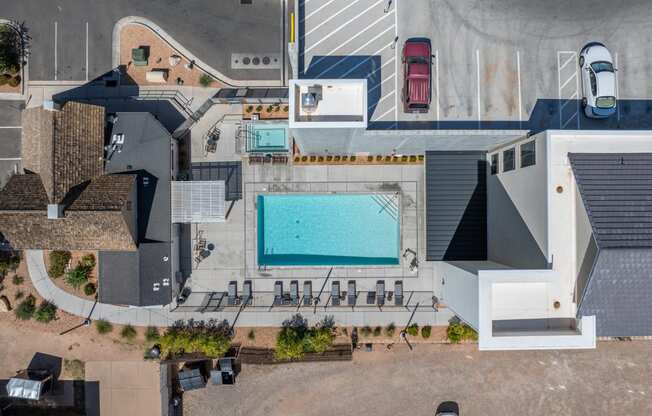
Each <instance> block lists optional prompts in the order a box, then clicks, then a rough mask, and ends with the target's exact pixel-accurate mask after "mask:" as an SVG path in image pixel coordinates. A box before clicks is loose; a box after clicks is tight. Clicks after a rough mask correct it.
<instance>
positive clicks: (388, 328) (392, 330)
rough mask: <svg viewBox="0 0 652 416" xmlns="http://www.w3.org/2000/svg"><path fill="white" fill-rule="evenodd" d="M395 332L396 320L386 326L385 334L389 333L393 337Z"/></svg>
mask: <svg viewBox="0 0 652 416" xmlns="http://www.w3.org/2000/svg"><path fill="white" fill-rule="evenodd" d="M395 332H396V325H394V322H392V323H390V324H389V325H387V326H386V327H385V335H387V336H388V337H393V336H394V333H395Z"/></svg>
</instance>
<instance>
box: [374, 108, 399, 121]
mask: <svg viewBox="0 0 652 416" xmlns="http://www.w3.org/2000/svg"><path fill="white" fill-rule="evenodd" d="M392 111H394V113H396V106H393V107H392V108H390V109H389V110H387V111H385V112H384V113H383V114H381V115H379V116H378V117H376V120H380V119H381V118H383V117H385V116H386V115H387V114H389V113H391V112H392Z"/></svg>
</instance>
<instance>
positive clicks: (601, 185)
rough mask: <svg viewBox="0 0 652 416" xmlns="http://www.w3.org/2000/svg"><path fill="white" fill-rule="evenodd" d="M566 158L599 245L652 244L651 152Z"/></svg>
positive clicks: (646, 245) (584, 155) (572, 154)
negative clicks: (568, 160) (569, 163)
mask: <svg viewBox="0 0 652 416" xmlns="http://www.w3.org/2000/svg"><path fill="white" fill-rule="evenodd" d="M568 158H569V159H570V162H571V167H572V169H573V174H574V175H575V181H576V182H577V186H578V189H579V191H580V195H581V197H582V201H583V202H584V207H585V208H586V212H587V214H588V216H589V221H590V223H591V227H592V228H593V235H594V237H595V240H596V243H597V244H598V247H600V248H607V247H611V248H613V247H652V153H569V154H568Z"/></svg>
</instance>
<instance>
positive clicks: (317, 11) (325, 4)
mask: <svg viewBox="0 0 652 416" xmlns="http://www.w3.org/2000/svg"><path fill="white" fill-rule="evenodd" d="M334 1H335V0H330V1H327V2H326V3H324V4H322V5H321V6H320V7H317V8H316V9H315V10H314V11H313V12H312V13H310V14H309V15H308V16H306V17H304V18H303V19H302V20H301V22H305V21H306V20H308V19H310V17H311V16H314V15H315V14H317V13H319V11H320V10H321V9H323V8H324V7H326V6H328V5H329V4H331V3H332V2H334Z"/></svg>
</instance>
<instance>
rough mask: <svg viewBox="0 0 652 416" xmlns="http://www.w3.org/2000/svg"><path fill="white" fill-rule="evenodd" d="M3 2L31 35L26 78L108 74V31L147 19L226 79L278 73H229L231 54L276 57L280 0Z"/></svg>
mask: <svg viewBox="0 0 652 416" xmlns="http://www.w3.org/2000/svg"><path fill="white" fill-rule="evenodd" d="M5 3H6V4H3V8H2V11H0V14H1V16H2V17H4V18H7V19H14V20H17V21H19V22H24V24H25V26H26V27H27V29H28V30H29V35H30V36H31V57H30V80H37V81H46V80H47V81H51V80H59V81H62V80H63V81H85V80H86V79H93V78H95V77H97V76H99V75H101V74H103V73H105V72H107V71H109V70H110V69H111V35H112V31H113V26H114V24H115V23H116V22H117V21H118V20H119V19H121V18H123V17H125V16H141V17H146V18H148V19H150V20H152V21H153V22H154V23H156V24H158V25H159V26H161V27H162V28H163V29H164V30H165V31H166V32H168V33H169V34H170V35H171V36H172V37H174V38H175V39H176V40H177V41H178V42H180V43H181V44H182V45H184V46H185V47H186V49H188V50H189V51H190V52H192V53H193V54H195V55H196V56H198V57H199V58H200V59H201V60H203V61H204V62H206V63H207V64H209V65H211V66H212V67H213V68H215V69H217V70H218V71H220V72H222V73H224V74H225V75H226V76H228V77H229V78H232V79H238V80H262V79H265V80H268V79H281V74H282V72H281V71H279V70H278V69H276V70H259V69H239V70H234V69H231V54H232V53H251V54H265V53H282V52H284V51H285V50H286V47H285V43H284V27H285V25H284V20H283V19H284V16H285V13H286V11H285V9H284V8H285V5H286V4H287V1H286V0H255V1H253V2H252V4H241V3H240V0H220V1H214V0H138V1H131V0H90V1H89V0H53V1H43V0H20V1H14V2H5ZM291 3H292V2H291ZM285 42H287V40H285ZM86 50H88V54H86Z"/></svg>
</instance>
